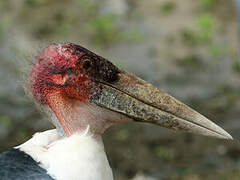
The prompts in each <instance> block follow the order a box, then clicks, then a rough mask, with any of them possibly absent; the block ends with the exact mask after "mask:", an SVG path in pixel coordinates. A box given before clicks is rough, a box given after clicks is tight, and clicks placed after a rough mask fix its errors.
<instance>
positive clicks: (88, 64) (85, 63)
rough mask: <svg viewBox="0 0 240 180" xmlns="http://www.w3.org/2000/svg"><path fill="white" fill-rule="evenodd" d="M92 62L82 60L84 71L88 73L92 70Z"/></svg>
mask: <svg viewBox="0 0 240 180" xmlns="http://www.w3.org/2000/svg"><path fill="white" fill-rule="evenodd" d="M92 66H93V64H92V61H91V60H90V59H84V60H83V62H82V67H83V68H84V69H85V70H86V71H90V70H91V69H92Z"/></svg>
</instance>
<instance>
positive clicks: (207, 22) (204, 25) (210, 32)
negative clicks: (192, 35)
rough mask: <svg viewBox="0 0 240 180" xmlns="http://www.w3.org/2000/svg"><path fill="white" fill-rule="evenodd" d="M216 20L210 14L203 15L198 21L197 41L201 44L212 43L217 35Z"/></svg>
mask: <svg viewBox="0 0 240 180" xmlns="http://www.w3.org/2000/svg"><path fill="white" fill-rule="evenodd" d="M216 21H217V20H216V18H215V17H214V16H213V15H210V14H202V15H200V16H199V17H197V19H196V26H197V31H199V33H198V35H197V39H198V40H199V41H201V42H210V41H212V39H213V36H214V35H215V34H216V28H217V23H216Z"/></svg>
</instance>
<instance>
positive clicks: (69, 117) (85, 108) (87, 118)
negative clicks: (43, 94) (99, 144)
mask: <svg viewBox="0 0 240 180" xmlns="http://www.w3.org/2000/svg"><path fill="white" fill-rule="evenodd" d="M47 99H48V106H49V107H50V109H51V110H50V118H51V120H52V123H53V124H54V125H55V126H56V128H57V129H58V130H59V131H60V132H61V134H62V135H65V136H67V137H69V136H71V135H73V134H76V133H82V132H83V131H85V130H86V128H89V132H90V133H91V134H92V135H93V136H94V137H95V138H98V139H100V138H101V134H102V133H103V132H104V131H105V129H107V128H108V127H109V126H110V125H111V123H107V122H105V121H104V120H103V119H101V118H100V117H99V115H98V114H97V113H99V110H98V109H96V108H97V107H95V106H94V105H91V104H87V103H85V102H81V101H78V100H74V99H70V98H68V97H65V96H63V95H62V94H61V93H55V94H51V95H50V96H48V98H47Z"/></svg>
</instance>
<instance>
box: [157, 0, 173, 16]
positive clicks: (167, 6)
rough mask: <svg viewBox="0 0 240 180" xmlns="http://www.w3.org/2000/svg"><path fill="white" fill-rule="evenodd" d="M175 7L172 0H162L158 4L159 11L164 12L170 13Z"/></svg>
mask: <svg viewBox="0 0 240 180" xmlns="http://www.w3.org/2000/svg"><path fill="white" fill-rule="evenodd" d="M175 9H176V4H175V3H174V2H172V1H167V2H164V3H163V4H162V5H161V6H160V11H161V12H162V13H164V14H171V13H173V11H174V10H175Z"/></svg>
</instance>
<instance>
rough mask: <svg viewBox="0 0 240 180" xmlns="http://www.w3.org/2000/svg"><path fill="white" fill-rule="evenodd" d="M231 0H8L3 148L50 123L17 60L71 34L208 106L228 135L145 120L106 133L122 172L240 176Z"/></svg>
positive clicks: (1, 17)
mask: <svg viewBox="0 0 240 180" xmlns="http://www.w3.org/2000/svg"><path fill="white" fill-rule="evenodd" d="M237 38H238V37H237V18H236V9H235V1H233V0H198V1H196V0H195V1H193V0H101V1H99V0H1V1H0V151H4V150H7V149H8V148H10V147H12V146H16V145H18V144H20V143H22V142H24V141H26V140H27V139H29V138H30V137H31V136H32V134H33V133H34V132H36V131H43V130H46V129H49V128H52V126H51V125H50V123H49V122H48V121H47V120H46V118H44V116H41V115H40V113H39V112H38V110H37V109H36V107H35V105H34V103H32V102H31V100H30V99H29V98H28V97H27V96H26V95H25V93H24V90H23V87H22V85H23V84H24V83H23V79H22V78H21V76H22V75H21V73H20V67H19V64H21V62H23V61H25V59H33V58H34V55H35V53H36V52H38V51H39V50H40V49H41V48H42V47H44V46H46V45H48V44H49V43H53V42H54V43H58V42H74V43H77V44H80V45H82V46H84V47H87V48H88V49H90V50H92V51H94V52H96V53H97V54H100V55H102V56H104V57H106V58H108V59H110V60H111V61H113V62H114V63H115V64H117V65H119V66H121V67H123V68H125V69H127V70H128V71H131V72H134V73H135V74H136V75H138V76H140V77H142V78H143V79H145V80H147V81H149V82H151V83H153V84H154V85H156V86H158V87H159V88H161V89H162V90H164V91H166V92H168V93H170V94H172V95H173V96H175V97H177V98H178V99H179V100H181V101H183V102H185V103H186V104H188V105H190V106H191V107H193V108H194V109H196V110H197V111H199V112H201V113H202V114H204V115H206V116H207V117H209V118H210V119H212V120H213V121H214V122H216V123H217V124H219V125H221V126H222V127H224V128H225V129H226V130H227V131H228V132H229V133H231V134H232V135H233V136H234V137H235V139H236V140H235V141H233V142H227V141H223V140H217V139H213V138H207V137H200V136H195V135H191V134H185V133H180V132H174V131H170V130H166V129H164V128H160V127H154V126H151V125H146V124H137V123H136V124H134V123H130V124H123V125H116V126H114V127H112V128H110V129H109V130H108V131H107V132H106V133H105V135H104V142H105V147H106V151H107V154H108V157H109V160H110V164H111V166H112V168H113V171H114V176H115V179H116V180H123V179H134V180H145V179H146V180H155V179H170V180H200V179H207V180H213V179H220V180H228V179H231V180H234V179H236V180H237V179H240V144H239V141H238V139H239V137H240V131H239V130H240V117H239V115H240V101H239V100H240V93H239V91H240V78H239V77H240V65H239V60H238V55H237V54H238V40H237Z"/></svg>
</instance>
